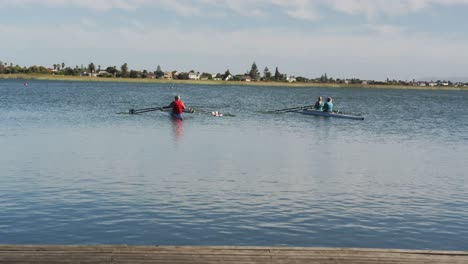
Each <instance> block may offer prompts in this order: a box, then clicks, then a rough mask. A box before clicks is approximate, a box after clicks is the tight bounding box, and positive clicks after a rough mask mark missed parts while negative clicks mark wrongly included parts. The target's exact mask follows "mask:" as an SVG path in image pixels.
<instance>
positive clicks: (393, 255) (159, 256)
mask: <svg viewBox="0 0 468 264" xmlns="http://www.w3.org/2000/svg"><path fill="white" fill-rule="evenodd" d="M29 263H35V264H46V263H47V264H56V263H67V264H72V263H77V264H78V263H80V264H98V263H106V264H114V263H132V264H140V263H145V264H146V263H148V264H149V263H174V264H189V263H190V264H194V263H195V264H202V263H203V264H205V263H206V264H215V263H230V264H234V263H235V264H244V263H245V264H256V263H259V264H262V263H278V264H285V263H295V264H303V263H304V264H305V263H320V264H331V263H333V264H336V263H366V264H369V263H379V264H386V263H392V264H396V263H408V264H419V263H434V264H436V263H437V264H440V263H459V264H467V263H468V251H425V250H389V249H355V248H298V247H221V246H216V247H185V246H183V247H182V246H181V247H179V246H104V245H102V246H101V245H99V246H42V245H31V246H24V245H0V264H29Z"/></svg>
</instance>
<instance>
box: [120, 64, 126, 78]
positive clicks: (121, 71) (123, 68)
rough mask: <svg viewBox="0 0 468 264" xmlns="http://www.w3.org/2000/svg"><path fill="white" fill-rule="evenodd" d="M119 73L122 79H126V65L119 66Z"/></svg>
mask: <svg viewBox="0 0 468 264" xmlns="http://www.w3.org/2000/svg"><path fill="white" fill-rule="evenodd" d="M120 73H121V76H122V77H128V64H127V63H124V64H122V66H120Z"/></svg>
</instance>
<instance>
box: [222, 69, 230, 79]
mask: <svg viewBox="0 0 468 264" xmlns="http://www.w3.org/2000/svg"><path fill="white" fill-rule="evenodd" d="M229 75H231V73H230V72H229V69H227V70H226V72H225V73H224V75H223V80H226V78H227V77H228V76H229Z"/></svg>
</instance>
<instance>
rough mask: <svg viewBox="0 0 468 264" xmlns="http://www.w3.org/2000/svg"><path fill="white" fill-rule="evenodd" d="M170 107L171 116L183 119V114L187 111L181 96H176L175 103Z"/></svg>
mask: <svg viewBox="0 0 468 264" xmlns="http://www.w3.org/2000/svg"><path fill="white" fill-rule="evenodd" d="M169 107H170V108H172V113H171V115H172V116H173V117H174V118H177V119H183V117H182V112H183V111H184V109H185V105H184V102H182V100H180V96H178V95H176V96H175V97H174V101H173V102H172V103H171V104H170V105H169V106H168V108H169Z"/></svg>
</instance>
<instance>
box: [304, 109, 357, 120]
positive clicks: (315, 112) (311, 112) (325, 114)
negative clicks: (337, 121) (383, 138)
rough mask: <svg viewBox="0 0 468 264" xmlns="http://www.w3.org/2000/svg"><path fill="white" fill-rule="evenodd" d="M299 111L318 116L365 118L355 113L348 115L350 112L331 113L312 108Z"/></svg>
mask: <svg viewBox="0 0 468 264" xmlns="http://www.w3.org/2000/svg"><path fill="white" fill-rule="evenodd" d="M297 112H298V113H301V114H304V115H316V116H328V117H337V118H347V119H354V120H364V117H362V116H355V115H348V114H341V113H335V112H334V113H330V112H322V111H317V110H312V109H304V110H300V111H297Z"/></svg>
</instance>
